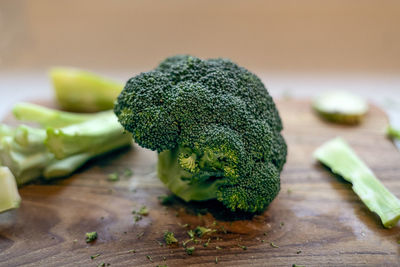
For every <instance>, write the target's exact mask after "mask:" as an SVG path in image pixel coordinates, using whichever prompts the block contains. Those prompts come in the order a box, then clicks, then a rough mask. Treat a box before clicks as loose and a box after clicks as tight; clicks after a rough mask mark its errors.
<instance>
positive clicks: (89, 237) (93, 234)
mask: <svg viewBox="0 0 400 267" xmlns="http://www.w3.org/2000/svg"><path fill="white" fill-rule="evenodd" d="M85 236H86V243H90V242H93V241H95V240H96V239H97V232H90V233H86V235H85Z"/></svg>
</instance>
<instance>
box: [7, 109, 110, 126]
mask: <svg viewBox="0 0 400 267" xmlns="http://www.w3.org/2000/svg"><path fill="white" fill-rule="evenodd" d="M13 114H14V116H15V117H16V118H17V119H18V120H20V121H28V122H36V123H39V124H40V125H41V126H42V127H56V128H58V127H65V126H68V125H71V124H75V123H81V122H84V121H87V120H90V119H93V118H95V117H97V116H101V115H104V114H105V113H101V112H100V113H95V114H81V113H72V112H65V111H60V110H54V109H50V108H46V107H43V106H39V105H35V104H31V103H18V104H16V105H15V106H14V108H13Z"/></svg>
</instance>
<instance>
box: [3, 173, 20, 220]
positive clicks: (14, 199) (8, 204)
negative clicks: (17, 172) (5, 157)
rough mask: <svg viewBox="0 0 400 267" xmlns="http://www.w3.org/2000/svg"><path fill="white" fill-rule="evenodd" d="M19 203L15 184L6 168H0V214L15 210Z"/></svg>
mask: <svg viewBox="0 0 400 267" xmlns="http://www.w3.org/2000/svg"><path fill="white" fill-rule="evenodd" d="M20 203H21V197H20V196H19V193H18V188H17V184H16V183H15V178H14V176H13V174H12V173H11V171H10V170H9V169H8V168H7V167H0V212H3V211H6V210H10V209H16V208H18V207H19V205H20Z"/></svg>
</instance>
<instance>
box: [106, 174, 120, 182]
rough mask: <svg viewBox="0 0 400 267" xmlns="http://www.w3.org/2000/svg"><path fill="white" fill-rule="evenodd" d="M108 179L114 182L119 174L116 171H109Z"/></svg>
mask: <svg viewBox="0 0 400 267" xmlns="http://www.w3.org/2000/svg"><path fill="white" fill-rule="evenodd" d="M108 180H109V181H110V182H116V181H118V180H119V175H118V173H116V172H113V173H110V174H109V175H108Z"/></svg>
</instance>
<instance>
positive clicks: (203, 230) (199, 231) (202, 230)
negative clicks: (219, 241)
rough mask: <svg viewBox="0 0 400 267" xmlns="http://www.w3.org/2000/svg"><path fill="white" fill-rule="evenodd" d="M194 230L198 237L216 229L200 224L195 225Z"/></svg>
mask: <svg viewBox="0 0 400 267" xmlns="http://www.w3.org/2000/svg"><path fill="white" fill-rule="evenodd" d="M194 232H195V234H196V235H197V236H198V237H202V236H203V235H205V234H210V233H213V232H216V230H213V229H209V228H205V227H202V226H197V227H196V229H194Z"/></svg>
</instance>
